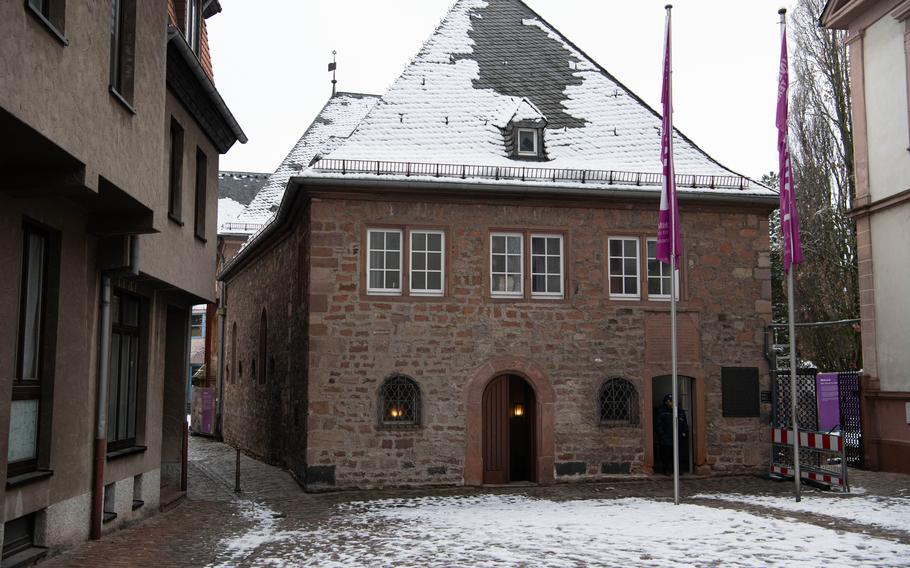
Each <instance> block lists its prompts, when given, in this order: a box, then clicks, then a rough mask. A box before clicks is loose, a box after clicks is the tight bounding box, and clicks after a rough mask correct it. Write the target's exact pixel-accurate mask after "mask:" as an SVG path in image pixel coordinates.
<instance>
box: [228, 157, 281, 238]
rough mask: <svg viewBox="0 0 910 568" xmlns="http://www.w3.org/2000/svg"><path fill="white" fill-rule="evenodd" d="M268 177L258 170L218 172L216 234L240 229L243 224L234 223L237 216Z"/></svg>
mask: <svg viewBox="0 0 910 568" xmlns="http://www.w3.org/2000/svg"><path fill="white" fill-rule="evenodd" d="M268 178H269V174H265V173H259V172H234V171H220V172H218V234H232V233H234V232H236V231H238V230H239V229H242V227H243V226H242V225H240V226H238V224H237V223H236V221H237V218H238V217H239V216H240V215H241V214H242V213H243V210H244V209H246V207H247V206H248V205H249V204H250V202H252V201H253V198H254V197H256V194H257V193H258V192H259V190H260V189H261V188H262V186H263V185H264V184H265V182H266V180H268ZM240 232H241V234H244V233H246V232H248V231H244V230H240Z"/></svg>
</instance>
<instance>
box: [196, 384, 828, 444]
mask: <svg viewBox="0 0 910 568" xmlns="http://www.w3.org/2000/svg"><path fill="white" fill-rule="evenodd" d="M835 378H836V377H835ZM200 390H201V391H202V433H203V434H209V435H211V434H213V433H214V428H212V416H213V414H214V413H215V412H214V411H215V408H214V406H215V405H214V404H212V390H214V389H211V388H202V389H200ZM836 394H837V388H836V387H835V395H836Z"/></svg>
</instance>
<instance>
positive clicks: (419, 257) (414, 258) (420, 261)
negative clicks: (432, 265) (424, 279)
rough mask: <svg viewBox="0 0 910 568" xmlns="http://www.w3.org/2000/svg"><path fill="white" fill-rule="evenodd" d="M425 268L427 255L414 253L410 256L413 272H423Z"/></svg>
mask: <svg viewBox="0 0 910 568" xmlns="http://www.w3.org/2000/svg"><path fill="white" fill-rule="evenodd" d="M426 267H427V255H426V253H423V252H415V253H413V254H412V255H411V268H413V269H414V270H425V269H426Z"/></svg>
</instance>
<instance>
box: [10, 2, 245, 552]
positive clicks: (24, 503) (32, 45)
mask: <svg viewBox="0 0 910 568" xmlns="http://www.w3.org/2000/svg"><path fill="white" fill-rule="evenodd" d="M220 9H221V7H220V5H219V3H218V2H217V1H214V2H213V1H203V0H171V1H170V2H168V3H164V2H144V1H138V0H105V1H102V2H76V1H67V0H29V1H27V2H4V3H2V4H0V38H2V39H0V46H2V49H0V76H2V77H3V81H2V83H0V132H2V140H0V165H2V168H3V171H4V172H5V174H4V176H3V179H2V180H0V238H2V240H3V242H4V246H3V247H2V248H0V261H2V262H3V266H4V267H5V270H3V272H2V274H0V455H2V456H3V458H2V459H0V475H2V476H4V477H5V479H6V484H5V490H4V491H3V492H2V496H0V513H2V515H3V522H4V531H3V562H4V565H6V564H7V563H13V564H15V563H16V562H22V561H30V559H33V558H36V557H38V556H40V555H42V554H46V552H47V550H48V549H56V548H60V547H64V546H67V545H70V544H73V543H76V542H79V541H82V540H85V539H87V538H89V537H92V538H98V537H100V536H101V534H102V533H106V532H108V531H110V530H112V529H115V528H116V527H119V526H122V525H125V524H129V523H132V522H134V521H136V520H139V519H141V518H144V517H146V516H148V515H151V514H153V513H154V512H157V511H158V510H159V507H160V506H163V505H165V504H167V503H168V502H171V501H172V500H173V499H176V498H179V497H180V496H181V495H182V492H183V491H185V483H186V482H185V459H183V454H184V452H183V450H184V447H185V442H184V439H185V423H186V420H185V407H184V396H185V395H184V392H185V391H184V385H185V376H186V364H187V361H188V335H189V321H190V320H189V315H190V309H191V306H192V305H193V304H195V303H200V302H205V301H210V300H211V298H212V296H213V291H212V285H211V283H212V280H213V278H214V263H213V259H214V258H215V255H216V215H217V212H216V203H217V179H218V158H219V155H220V154H222V153H224V152H226V151H227V149H228V148H230V147H231V145H233V144H234V143H235V142H236V141H238V140H240V141H245V136H244V134H243V132H242V130H241V129H240V127H239V125H237V123H236V121H235V120H234V118H233V116H232V115H231V113H230V111H229V110H228V109H227V107H226V106H225V104H224V101H223V100H222V99H221V97H220V96H219V95H218V93H217V90H215V88H214V84H213V82H212V72H211V60H210V58H209V56H208V53H207V49H208V48H207V41H206V38H205V19H206V18H207V17H210V16H212V15H214V14H216V13H217V12H218V11H220ZM188 266H192V267H194V268H193V270H187V269H186V267H188Z"/></svg>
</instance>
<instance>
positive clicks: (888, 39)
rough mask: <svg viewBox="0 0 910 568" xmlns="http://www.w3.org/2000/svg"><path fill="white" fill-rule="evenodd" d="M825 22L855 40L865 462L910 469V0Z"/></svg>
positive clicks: (891, 0) (851, 10)
mask: <svg viewBox="0 0 910 568" xmlns="http://www.w3.org/2000/svg"><path fill="white" fill-rule="evenodd" d="M822 22H823V24H824V25H825V26H826V27H828V28H831V29H843V30H848V39H847V43H848V45H849V49H850V87H851V91H850V92H851V97H852V104H853V106H852V112H853V125H854V148H853V150H854V162H855V167H856V196H855V198H854V201H853V211H852V214H853V217H854V218H855V219H856V235H857V245H858V247H857V257H858V260H859V290H860V317H861V318H862V342H863V371H864V373H865V377H864V379H863V385H862V391H863V444H864V450H865V454H866V455H865V463H866V465H867V466H869V467H871V468H874V469H885V470H889V471H900V472H903V473H910V374H908V373H907V368H908V366H910V352H908V350H907V345H908V344H910V328H908V326H907V319H908V315H910V314H908V308H907V294H906V286H905V284H904V283H905V282H907V280H908V278H910V265H908V263H907V262H906V250H907V247H908V246H910V238H908V236H907V223H908V222H910V2H908V1H907V0H887V1H880V2H872V1H862V2H855V3H852V4H850V5H847V4H846V3H845V2H843V1H836V0H832V1H831V2H829V3H828V5H827V6H826V7H825V10H824V13H823V14H822Z"/></svg>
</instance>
